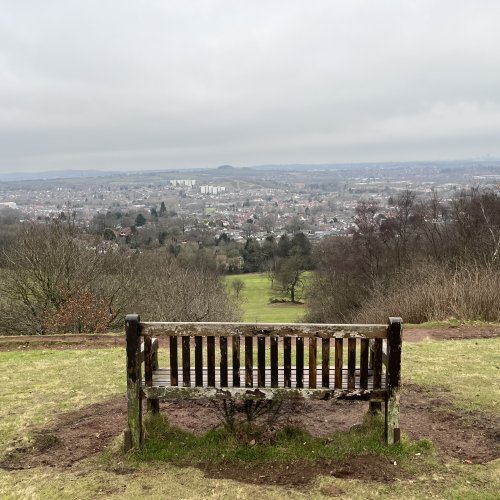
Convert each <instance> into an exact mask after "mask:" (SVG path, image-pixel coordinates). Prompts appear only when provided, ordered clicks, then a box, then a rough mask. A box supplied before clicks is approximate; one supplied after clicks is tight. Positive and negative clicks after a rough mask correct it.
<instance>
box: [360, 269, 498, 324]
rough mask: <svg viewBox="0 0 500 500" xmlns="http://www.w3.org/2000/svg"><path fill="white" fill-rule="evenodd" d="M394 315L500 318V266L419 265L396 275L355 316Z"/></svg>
mask: <svg viewBox="0 0 500 500" xmlns="http://www.w3.org/2000/svg"><path fill="white" fill-rule="evenodd" d="M394 315H395V316H401V317H402V318H404V320H405V322H409V323H423V322H425V321H443V320H448V319H451V318H454V319H458V320H481V321H499V320H500V269H498V268H486V267H475V266H461V267H459V268H456V269H455V270H451V271H450V270H449V269H447V268H446V267H444V266H438V265H435V264H428V265H424V266H418V267H416V268H414V269H411V270H409V271H406V272H403V273H401V274H400V275H398V276H396V277H395V278H394V279H393V280H392V286H391V287H389V289H388V290H387V289H384V290H380V291H378V292H376V293H375V294H374V295H373V297H372V298H371V299H370V300H368V301H367V302H366V303H365V305H364V307H363V308H362V309H361V311H360V312H359V314H358V316H357V318H356V319H357V321H359V322H373V321H377V320H379V319H380V317H386V316H394Z"/></svg>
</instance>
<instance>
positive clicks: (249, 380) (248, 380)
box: [245, 337, 253, 387]
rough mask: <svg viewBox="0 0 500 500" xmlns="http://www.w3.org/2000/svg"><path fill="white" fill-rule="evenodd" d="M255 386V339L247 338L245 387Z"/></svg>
mask: <svg viewBox="0 0 500 500" xmlns="http://www.w3.org/2000/svg"><path fill="white" fill-rule="evenodd" d="M252 386H253V337H245V387H252Z"/></svg>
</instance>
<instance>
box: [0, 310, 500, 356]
mask: <svg viewBox="0 0 500 500" xmlns="http://www.w3.org/2000/svg"><path fill="white" fill-rule="evenodd" d="M274 305H279V306H283V305H285V306H289V307H297V306H300V305H301V304H292V303H287V304H283V303H279V304H274ZM496 337H500V327H499V326H481V327H477V326H470V325H463V326H457V327H454V326H449V327H446V328H442V327H440V328H406V329H405V330H404V333H403V340H404V341H405V342H420V341H422V340H464V339H488V338H496ZM160 338H161V336H160ZM110 347H123V348H124V347H125V337H124V336H123V335H109V334H81V335H77V334H68V335H33V336H30V335H18V336H0V351H18V350H25V349H26V350H27V349H29V350H34V349H106V348H110Z"/></svg>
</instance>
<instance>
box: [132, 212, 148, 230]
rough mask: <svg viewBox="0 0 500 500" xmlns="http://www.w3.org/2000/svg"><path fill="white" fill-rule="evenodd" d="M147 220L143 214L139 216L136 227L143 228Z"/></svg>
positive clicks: (136, 219)
mask: <svg viewBox="0 0 500 500" xmlns="http://www.w3.org/2000/svg"><path fill="white" fill-rule="evenodd" d="M146 222H147V221H146V218H145V217H144V215H142V214H137V217H136V218H135V225H136V226H137V227H141V226H144V224H146Z"/></svg>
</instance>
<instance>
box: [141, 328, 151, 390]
mask: <svg viewBox="0 0 500 500" xmlns="http://www.w3.org/2000/svg"><path fill="white" fill-rule="evenodd" d="M151 343H152V341H151V337H144V344H143V346H144V380H145V383H146V385H148V386H150V387H151V386H152V385H153V365H152V359H151Z"/></svg>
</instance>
